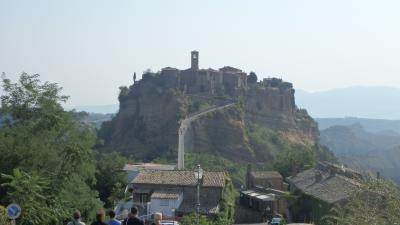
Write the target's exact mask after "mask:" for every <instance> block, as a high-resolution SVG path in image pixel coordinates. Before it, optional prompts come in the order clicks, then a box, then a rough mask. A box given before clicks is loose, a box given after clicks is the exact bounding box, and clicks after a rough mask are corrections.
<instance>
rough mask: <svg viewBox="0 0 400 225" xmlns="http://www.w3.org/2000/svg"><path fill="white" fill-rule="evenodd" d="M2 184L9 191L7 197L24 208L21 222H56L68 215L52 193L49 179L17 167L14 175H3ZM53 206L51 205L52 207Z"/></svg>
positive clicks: (32, 223)
mask: <svg viewBox="0 0 400 225" xmlns="http://www.w3.org/2000/svg"><path fill="white" fill-rule="evenodd" d="M2 178H3V179H4V180H6V182H4V183H3V184H2V186H3V187H6V188H7V189H8V190H9V191H8V192H7V195H6V198H7V200H9V202H17V203H19V204H20V205H21V208H22V209H23V215H22V218H21V220H20V221H19V223H20V224H23V225H34V224H56V223H60V222H62V221H63V219H65V218H66V217H67V215H68V212H67V211H66V210H65V208H63V206H62V205H61V204H62V202H61V201H60V199H58V198H57V196H54V193H52V190H51V186H50V182H49V180H48V179H46V178H43V177H41V176H39V175H30V174H28V173H26V172H23V171H21V170H19V169H15V170H14V172H13V174H12V175H4V174H3V175H2ZM50 206H51V207H50Z"/></svg>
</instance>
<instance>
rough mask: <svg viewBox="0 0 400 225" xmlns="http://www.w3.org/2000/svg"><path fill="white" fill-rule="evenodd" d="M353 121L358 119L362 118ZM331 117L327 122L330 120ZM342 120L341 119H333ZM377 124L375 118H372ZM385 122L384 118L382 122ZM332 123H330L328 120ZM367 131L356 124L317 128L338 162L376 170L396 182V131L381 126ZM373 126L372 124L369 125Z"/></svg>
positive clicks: (399, 157) (399, 164) (399, 159)
mask: <svg viewBox="0 0 400 225" xmlns="http://www.w3.org/2000/svg"><path fill="white" fill-rule="evenodd" d="M352 120H353V121H355V122H357V121H358V122H359V121H362V122H364V124H367V125H370V124H368V123H366V121H368V120H365V119H361V120H357V119H356V118H352ZM333 121H335V120H334V119H333V120H331V121H329V122H333ZM337 121H339V122H342V123H343V121H342V120H337ZM372 121H373V122H375V123H376V124H377V125H380V124H379V123H377V122H378V121H379V120H378V121H374V120H372ZM384 122H387V121H384ZM332 125H333V123H332ZM378 127H382V129H381V130H376V131H375V132H372V131H367V130H366V129H365V128H364V126H363V125H362V124H360V123H354V124H350V125H333V126H331V127H329V128H326V129H323V130H321V144H323V145H326V146H327V147H329V149H330V150H331V151H333V152H334V153H335V155H336V156H337V157H338V159H339V161H340V162H341V163H343V164H346V165H348V166H350V167H352V168H354V169H357V170H360V171H369V172H371V173H376V172H378V171H379V172H380V173H381V174H382V175H383V176H385V177H388V178H391V179H393V180H395V181H396V182H400V174H398V171H399V170H400V134H399V133H397V132H396V131H393V130H388V129H385V128H387V127H385V126H381V125H380V126H378ZM373 128H374V129H376V127H373Z"/></svg>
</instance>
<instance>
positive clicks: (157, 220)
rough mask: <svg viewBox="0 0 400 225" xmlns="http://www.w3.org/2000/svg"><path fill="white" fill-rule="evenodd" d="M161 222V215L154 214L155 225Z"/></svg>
mask: <svg viewBox="0 0 400 225" xmlns="http://www.w3.org/2000/svg"><path fill="white" fill-rule="evenodd" d="M161 220H162V214H161V213H159V212H157V213H154V223H155V224H160V223H161Z"/></svg>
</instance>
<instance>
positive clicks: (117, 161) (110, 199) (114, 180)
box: [96, 152, 127, 207]
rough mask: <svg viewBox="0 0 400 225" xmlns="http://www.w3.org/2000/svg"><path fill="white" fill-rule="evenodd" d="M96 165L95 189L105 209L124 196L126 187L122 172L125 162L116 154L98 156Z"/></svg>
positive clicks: (125, 178)
mask: <svg viewBox="0 0 400 225" xmlns="http://www.w3.org/2000/svg"><path fill="white" fill-rule="evenodd" d="M98 158H99V159H98V161H97V164H96V180H97V183H96V189H97V190H98V191H99V196H100V199H101V200H102V201H103V202H105V207H111V206H113V203H114V201H116V200H120V199H122V198H123V196H124V190H125V186H126V185H127V177H126V173H125V172H124V171H122V168H123V167H124V165H125V163H126V162H127V160H126V159H125V158H124V157H122V156H121V154H119V153H117V152H112V153H104V154H99V156H98Z"/></svg>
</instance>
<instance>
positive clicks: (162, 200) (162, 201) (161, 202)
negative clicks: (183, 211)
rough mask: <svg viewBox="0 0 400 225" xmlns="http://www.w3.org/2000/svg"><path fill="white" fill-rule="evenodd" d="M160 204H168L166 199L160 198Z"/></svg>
mask: <svg viewBox="0 0 400 225" xmlns="http://www.w3.org/2000/svg"><path fill="white" fill-rule="evenodd" d="M160 206H169V200H168V199H160Z"/></svg>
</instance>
